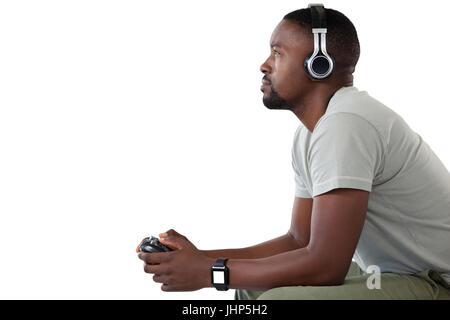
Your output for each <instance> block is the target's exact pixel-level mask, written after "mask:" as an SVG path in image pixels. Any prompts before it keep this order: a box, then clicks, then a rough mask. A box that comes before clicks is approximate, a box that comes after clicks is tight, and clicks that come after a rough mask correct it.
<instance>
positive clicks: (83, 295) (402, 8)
mask: <svg viewBox="0 0 450 320" xmlns="http://www.w3.org/2000/svg"><path fill="white" fill-rule="evenodd" d="M307 5H308V2H306V1H304V2H302V1H246V2H245V1H226V2H225V1H220V2H219V1H111V0H108V1H94V0H89V1H80V0H77V1H19V0H16V1H1V2H0V298H3V299H15V298H23V299H50V298H52V299H231V298H232V297H233V293H234V290H230V291H227V292H217V291H215V289H202V290H199V291H195V292H182V293H166V292H162V291H161V290H160V285H159V284H156V283H154V282H153V281H152V279H151V276H150V275H148V274H145V273H144V272H143V269H142V263H141V261H140V260H138V259H137V257H136V254H135V247H136V246H137V244H138V242H139V241H140V240H141V239H142V238H143V237H145V236H147V235H156V236H157V235H158V233H160V232H163V231H166V230H168V229H170V228H174V229H176V230H178V231H179V232H180V233H182V234H185V235H186V236H187V237H188V238H189V239H191V240H192V241H193V242H194V244H196V245H197V247H198V248H200V249H218V248H233V247H244V246H248V245H252V244H256V243H259V242H262V241H265V240H268V239H271V238H273V237H276V236H279V235H281V234H283V233H285V232H286V231H287V230H288V228H289V224H290V215H291V208H292V203H293V200H294V177H293V171H292V167H291V158H290V156H291V153H290V152H291V145H292V139H293V135H294V132H295V129H296V127H297V125H298V124H299V120H298V119H297V118H296V117H295V116H294V115H293V114H292V113H291V112H289V111H274V110H268V109H267V108H266V107H264V105H263V104H262V93H261V91H260V89H259V88H260V85H261V78H262V76H263V75H262V73H261V72H260V71H259V67H260V65H261V64H262V63H263V61H264V60H265V59H266V58H267V56H268V55H269V52H270V51H269V39H270V36H271V33H272V31H273V29H274V28H275V26H276V25H277V23H278V22H279V21H280V20H281V19H282V17H283V16H284V15H285V14H287V13H288V12H291V11H293V10H295V9H299V8H303V7H307ZM325 6H326V7H329V8H333V9H336V10H339V11H341V12H343V13H344V14H345V15H347V17H349V18H350V20H351V21H352V22H353V23H354V24H355V26H356V29H357V31H358V35H359V39H360V43H361V58H360V61H359V64H358V66H357V69H356V72H355V81H354V85H355V86H356V87H357V88H359V89H360V90H367V91H368V92H369V94H370V95H372V96H373V97H375V98H376V99H378V100H380V101H381V102H383V103H384V104H386V105H387V106H388V107H390V108H391V109H393V110H395V111H396V112H397V113H399V114H400V115H401V116H402V117H403V118H404V119H405V120H406V121H407V122H408V124H409V125H410V127H411V128H412V129H413V130H414V131H416V132H417V133H419V134H420V135H421V136H422V137H423V138H424V140H425V141H426V142H427V143H428V144H429V145H430V146H431V148H432V149H433V150H434V151H435V153H436V154H437V155H438V157H439V158H440V159H441V160H442V162H443V163H444V164H445V165H446V166H447V168H449V166H450V150H449V148H448V137H449V132H450V129H449V125H448V124H449V122H448V117H449V115H450V112H449V107H450V106H449V103H448V98H447V97H448V92H449V87H448V83H449V80H448V75H449V73H450V66H449V64H448V63H447V60H448V59H447V57H448V52H449V44H448V32H449V31H450V28H449V26H448V24H447V23H448V10H449V9H450V6H449V5H448V1H434V2H433V4H432V6H428V5H427V2H423V1H380V0H378V1H342V0H335V1H331V0H330V1H327V2H325ZM299 63H301V62H299Z"/></svg>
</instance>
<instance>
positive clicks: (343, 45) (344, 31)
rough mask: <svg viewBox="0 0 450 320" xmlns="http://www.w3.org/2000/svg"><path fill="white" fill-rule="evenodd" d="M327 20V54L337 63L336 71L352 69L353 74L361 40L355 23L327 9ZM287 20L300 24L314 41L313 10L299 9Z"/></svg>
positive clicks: (286, 17)
mask: <svg viewBox="0 0 450 320" xmlns="http://www.w3.org/2000/svg"><path fill="white" fill-rule="evenodd" d="M325 11H326V16H327V17H326V18H327V52H328V53H329V54H330V55H331V56H332V57H333V59H334V61H335V68H336V70H341V69H343V68H348V67H350V68H351V67H352V68H353V69H351V70H352V73H353V72H354V71H355V66H356V64H357V63H358V59H359V53H360V48H359V40H358V34H357V33H356V29H355V26H354V25H353V23H352V22H351V21H350V20H349V19H348V18H347V17H346V16H345V15H344V14H342V13H341V12H339V11H337V10H333V9H328V8H325ZM283 19H285V20H288V21H291V22H294V23H297V24H299V25H300V26H301V27H302V28H303V29H304V31H306V33H308V34H309V36H310V37H311V41H312V39H313V35H312V29H311V10H310V9H309V8H308V9H299V10H295V11H292V12H291V13H288V14H287V15H285V16H284V18H283Z"/></svg>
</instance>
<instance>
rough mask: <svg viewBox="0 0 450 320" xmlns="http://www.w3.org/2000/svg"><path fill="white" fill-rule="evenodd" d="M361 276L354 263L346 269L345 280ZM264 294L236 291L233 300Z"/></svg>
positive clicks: (255, 297) (254, 297) (253, 297)
mask: <svg viewBox="0 0 450 320" xmlns="http://www.w3.org/2000/svg"><path fill="white" fill-rule="evenodd" d="M363 274H364V272H363V271H362V270H361V269H360V268H359V266H358V265H357V264H356V262H352V263H351V265H350V267H349V269H348V272H347V275H346V278H348V277H353V276H360V275H363ZM276 289H278V288H276ZM271 290H274V289H271ZM264 292H266V291H256V290H245V289H237V290H236V291H235V293H234V299H235V300H256V299H258V297H259V296H260V295H262V294H263V293H264Z"/></svg>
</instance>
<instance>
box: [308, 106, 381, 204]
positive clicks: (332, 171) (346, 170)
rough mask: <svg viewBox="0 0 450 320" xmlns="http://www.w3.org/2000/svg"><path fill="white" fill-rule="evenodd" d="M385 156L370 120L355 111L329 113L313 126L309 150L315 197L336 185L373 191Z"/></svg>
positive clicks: (337, 186)
mask: <svg viewBox="0 0 450 320" xmlns="http://www.w3.org/2000/svg"><path fill="white" fill-rule="evenodd" d="M382 159H383V143H382V140H381V138H380V135H379V133H378V131H377V130H376V128H375V127H374V126H373V125H372V124H371V123H370V122H369V121H367V120H366V119H364V118H362V117H360V116H358V115H356V114H352V113H335V114H331V115H329V116H327V118H324V119H322V120H321V121H319V122H318V125H317V126H316V128H315V129H314V131H313V133H312V136H311V143H310V146H309V150H308V162H309V167H310V173H311V180H312V185H313V187H312V189H313V194H312V196H313V197H315V196H318V195H320V194H323V193H326V192H328V191H330V190H333V189H337V188H352V189H360V190H365V191H369V192H370V191H372V184H373V182H374V179H375V177H376V175H377V173H378V172H379V170H381V167H382Z"/></svg>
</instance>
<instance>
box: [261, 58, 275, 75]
mask: <svg viewBox="0 0 450 320" xmlns="http://www.w3.org/2000/svg"><path fill="white" fill-rule="evenodd" d="M269 59H270V57H269V58H267V59H266V61H264V63H263V64H262V65H261V67H259V70H260V71H261V72H262V73H264V74H268V73H270V72H271V71H272V68H271V66H270V64H269Z"/></svg>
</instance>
